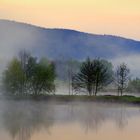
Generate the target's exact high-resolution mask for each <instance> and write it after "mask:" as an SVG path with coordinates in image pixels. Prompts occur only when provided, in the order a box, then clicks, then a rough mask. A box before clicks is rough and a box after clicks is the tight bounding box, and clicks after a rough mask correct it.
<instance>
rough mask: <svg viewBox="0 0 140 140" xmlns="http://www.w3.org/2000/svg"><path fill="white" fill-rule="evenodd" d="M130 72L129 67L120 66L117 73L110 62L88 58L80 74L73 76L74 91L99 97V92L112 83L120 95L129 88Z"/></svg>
mask: <svg viewBox="0 0 140 140" xmlns="http://www.w3.org/2000/svg"><path fill="white" fill-rule="evenodd" d="M129 73H130V70H129V69H128V68H127V65H126V64H124V63H122V64H120V65H119V66H118V67H117V69H116V71H115V72H114V71H113V66H112V64H111V63H110V62H108V61H106V60H102V59H94V60H91V59H90V58H87V60H86V61H85V62H83V63H82V65H81V67H80V70H79V72H78V73H76V74H73V75H72V77H71V78H72V80H71V81H72V82H71V83H72V90H73V91H74V92H76V93H79V92H86V93H88V95H89V96H91V95H95V96H96V95H97V93H98V91H99V90H100V89H102V88H103V87H105V86H108V85H109V84H111V83H114V85H116V86H117V89H118V95H121V96H122V94H123V91H124V90H125V89H126V88H127V85H128V81H129Z"/></svg>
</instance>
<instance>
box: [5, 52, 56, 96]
mask: <svg viewBox="0 0 140 140" xmlns="http://www.w3.org/2000/svg"><path fill="white" fill-rule="evenodd" d="M46 60H47V59H46ZM46 60H45V59H41V60H40V61H38V60H37V58H35V57H32V56H31V55H29V54H28V53H26V52H25V51H23V52H20V55H19V57H18V58H14V59H13V60H12V61H11V62H10V63H9V65H8V67H7V70H5V72H4V75H3V86H4V89H5V91H6V92H8V93H14V94H20V95H23V94H24V95H26V94H28V95H31V94H34V95H39V94H41V93H42V94H45V93H46V92H47V93H50V92H54V91H55V84H54V80H55V66H54V64H53V63H50V62H49V61H46Z"/></svg>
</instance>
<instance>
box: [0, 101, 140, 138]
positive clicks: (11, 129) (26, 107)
mask: <svg viewBox="0 0 140 140" xmlns="http://www.w3.org/2000/svg"><path fill="white" fill-rule="evenodd" d="M137 117H138V118H139V117H140V110H139V107H135V106H128V105H125V104H111V103H109V104H107V103H96V102H95V103H90V102H85V103H84V102H69V103H65V102H55V101H50V102H45V101H40V102H38V101H13V100H6V101H1V100H0V135H1V136H2V135H7V136H8V138H7V139H5V140H12V139H16V140H30V139H31V138H32V136H34V134H38V133H41V132H42V135H43V132H44V131H45V133H46V134H47V135H52V136H53V134H54V133H53V128H54V127H56V126H57V127H59V126H62V128H63V127H64V128H65V126H68V127H70V129H71V124H72V126H73V127H74V126H75V124H78V127H79V128H80V129H81V131H82V132H83V133H84V134H85V135H88V133H89V132H90V131H92V134H93V135H95V133H96V132H98V133H100V131H101V130H102V129H104V128H105V126H106V125H109V123H112V124H113V128H116V129H117V130H116V131H118V130H119V131H120V130H121V131H125V129H126V130H127V127H128V126H129V121H130V120H131V119H132V118H137ZM58 131H59V129H58ZM105 131H109V130H105ZM121 131H120V132H121ZM2 132H4V134H3V133H2ZM77 133H78V132H77ZM64 135H65V134H64ZM62 137H63V136H62ZM73 137H74V136H73ZM33 140H34V139H33Z"/></svg>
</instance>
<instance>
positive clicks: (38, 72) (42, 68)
mask: <svg viewBox="0 0 140 140" xmlns="http://www.w3.org/2000/svg"><path fill="white" fill-rule="evenodd" d="M54 80H55V68H54V66H53V64H48V65H44V64H42V63H41V62H40V63H38V64H36V65H35V67H34V70H33V73H32V78H31V81H30V83H31V90H32V92H33V94H34V95H39V94H40V93H42V94H44V93H51V92H53V93H54V92H55V85H54Z"/></svg>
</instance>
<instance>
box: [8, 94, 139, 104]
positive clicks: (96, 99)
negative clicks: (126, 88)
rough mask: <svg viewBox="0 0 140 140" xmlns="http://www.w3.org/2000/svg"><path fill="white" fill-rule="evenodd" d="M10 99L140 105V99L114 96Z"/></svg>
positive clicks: (55, 96) (45, 96) (58, 96)
mask: <svg viewBox="0 0 140 140" xmlns="http://www.w3.org/2000/svg"><path fill="white" fill-rule="evenodd" d="M8 99H15V100H26V99H29V100H30V99H31V100H32V99H35V100H46V101H63V102H70V101H84V102H86V101H88V102H89V101H90V102H115V103H132V104H140V97H135V96H127V95H124V96H113V95H100V96H86V95H40V96H37V97H34V96H30V97H29V96H24V97H20V96H14V97H13V96H12V97H11V96H10V97H8Z"/></svg>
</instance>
